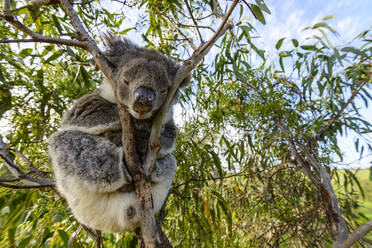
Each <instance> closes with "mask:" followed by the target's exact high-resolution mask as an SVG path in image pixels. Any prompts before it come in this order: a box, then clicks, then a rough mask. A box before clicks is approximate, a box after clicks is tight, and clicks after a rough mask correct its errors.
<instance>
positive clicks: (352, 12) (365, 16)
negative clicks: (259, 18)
mask: <svg viewBox="0 0 372 248" xmlns="http://www.w3.org/2000/svg"><path fill="white" fill-rule="evenodd" d="M265 2H266V3H267V5H268V7H269V9H270V10H271V12H272V13H271V15H267V16H266V19H267V20H266V21H267V24H266V25H259V24H258V25H255V27H256V28H257V29H258V31H259V33H260V34H261V35H262V37H265V41H267V43H268V44H267V45H273V44H274V45H275V43H274V42H276V41H277V40H279V39H280V38H282V37H291V38H293V37H294V38H298V39H299V40H301V39H302V38H304V35H305V33H303V32H301V30H302V29H303V28H305V27H307V26H310V25H313V24H315V23H317V22H319V21H321V19H322V18H324V17H325V16H329V15H332V16H334V17H335V20H332V21H331V22H330V24H331V25H332V26H333V27H334V28H335V29H336V30H337V31H338V32H339V33H340V34H341V37H340V42H342V43H346V42H349V41H351V40H352V39H353V38H354V37H355V35H356V34H358V33H360V32H361V31H364V30H365V29H367V28H368V27H370V26H371V25H372V1H371V0H307V1H299V0H297V1H295V0H287V1H274V0H270V1H265Z"/></svg>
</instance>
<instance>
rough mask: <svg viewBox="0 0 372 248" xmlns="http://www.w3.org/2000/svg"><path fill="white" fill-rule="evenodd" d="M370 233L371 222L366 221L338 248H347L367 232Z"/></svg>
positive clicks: (371, 228) (371, 229)
mask: <svg viewBox="0 0 372 248" xmlns="http://www.w3.org/2000/svg"><path fill="white" fill-rule="evenodd" d="M370 231H372V220H370V221H368V222H367V223H365V224H364V225H362V226H360V227H358V228H357V229H356V230H355V231H354V232H352V233H351V234H350V235H349V237H348V238H347V239H346V240H345V242H344V243H343V244H342V245H341V246H340V248H349V247H351V246H352V245H353V244H355V243H356V242H357V241H359V240H361V239H362V238H363V237H364V236H365V235H366V234H367V233H368V232H370Z"/></svg>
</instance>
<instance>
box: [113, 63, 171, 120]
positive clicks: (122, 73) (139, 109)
mask: <svg viewBox="0 0 372 248" xmlns="http://www.w3.org/2000/svg"><path fill="white" fill-rule="evenodd" d="M115 81H116V93H117V96H118V99H119V101H120V102H121V103H122V104H124V105H126V106H127V107H128V111H129V112H130V114H131V115H132V116H133V117H134V118H136V119H147V118H149V117H151V116H153V114H154V113H155V112H156V111H157V110H158V109H159V108H160V106H161V105H162V104H163V102H164V100H165V98H166V96H167V94H168V90H169V88H170V85H171V83H170V80H169V78H168V76H167V73H166V71H165V69H164V67H162V65H161V64H160V63H156V62H154V61H150V62H149V61H147V60H146V59H143V58H140V59H134V60H133V61H131V62H129V63H126V64H124V65H123V66H119V67H118V71H117V73H116V76H115Z"/></svg>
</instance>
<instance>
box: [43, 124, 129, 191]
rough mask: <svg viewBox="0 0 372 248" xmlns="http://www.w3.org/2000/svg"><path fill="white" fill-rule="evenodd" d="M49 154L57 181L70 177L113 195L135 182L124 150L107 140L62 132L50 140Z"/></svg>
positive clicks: (90, 189) (78, 132) (95, 189)
mask: <svg viewBox="0 0 372 248" xmlns="http://www.w3.org/2000/svg"><path fill="white" fill-rule="evenodd" d="M49 151H50V155H51V159H52V164H53V166H54V167H55V172H56V173H55V174H56V179H57V182H58V179H59V178H60V179H61V180H63V178H64V177H66V176H67V177H68V176H71V177H76V178H77V179H78V180H80V181H82V182H83V183H84V185H85V186H86V187H87V189H88V190H89V191H93V192H113V191H115V190H117V189H119V188H120V187H122V186H124V185H126V184H129V183H131V177H130V175H129V173H128V171H127V168H126V166H125V164H124V157H123V151H122V147H118V146H116V145H115V144H113V143H111V142H110V141H108V140H107V139H105V138H101V137H97V136H93V135H89V134H86V133H84V132H81V131H75V130H68V131H59V132H57V133H55V134H53V135H52V136H51V137H50V139H49ZM67 186H68V185H67Z"/></svg>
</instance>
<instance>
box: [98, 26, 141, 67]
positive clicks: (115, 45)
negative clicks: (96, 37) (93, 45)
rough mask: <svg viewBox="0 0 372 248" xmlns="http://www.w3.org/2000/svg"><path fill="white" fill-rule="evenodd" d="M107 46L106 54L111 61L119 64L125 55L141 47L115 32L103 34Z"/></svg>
mask: <svg viewBox="0 0 372 248" xmlns="http://www.w3.org/2000/svg"><path fill="white" fill-rule="evenodd" d="M102 38H103V41H104V43H105V46H106V51H105V55H106V57H107V58H108V59H109V60H110V62H111V63H113V64H115V65H117V63H119V62H120V61H121V60H122V58H123V56H124V57H125V56H126V55H127V54H130V53H135V52H136V51H137V50H138V49H139V48H138V47H137V46H136V45H135V44H133V43H132V42H130V41H129V40H127V39H122V38H120V37H118V36H116V35H115V34H114V33H111V32H108V33H105V34H103V35H102Z"/></svg>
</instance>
